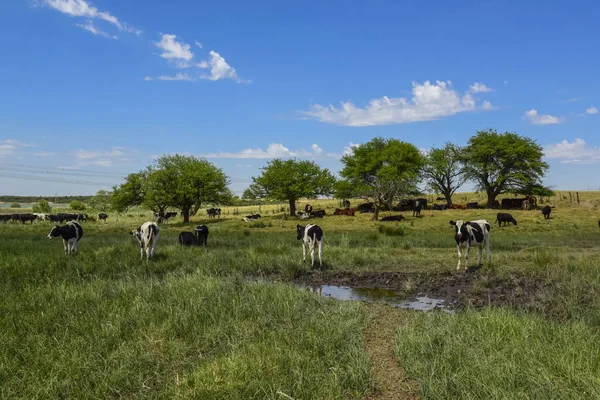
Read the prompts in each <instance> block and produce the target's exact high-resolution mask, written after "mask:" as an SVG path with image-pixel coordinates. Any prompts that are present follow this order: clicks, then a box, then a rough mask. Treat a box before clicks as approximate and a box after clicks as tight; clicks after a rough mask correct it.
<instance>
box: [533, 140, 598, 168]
mask: <svg viewBox="0 0 600 400" xmlns="http://www.w3.org/2000/svg"><path fill="white" fill-rule="evenodd" d="M544 154H545V156H546V158H555V159H559V160H560V162H561V163H565V164H600V147H590V146H588V145H587V143H586V142H585V140H583V139H580V138H576V139H575V141H573V142H572V143H569V142H568V141H567V140H563V141H562V142H560V143H556V144H551V145H547V146H544Z"/></svg>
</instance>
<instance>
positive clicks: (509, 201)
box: [502, 197, 527, 210]
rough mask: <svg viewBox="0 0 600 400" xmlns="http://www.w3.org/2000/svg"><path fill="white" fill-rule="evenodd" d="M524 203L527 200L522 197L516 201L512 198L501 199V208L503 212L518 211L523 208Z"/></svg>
mask: <svg viewBox="0 0 600 400" xmlns="http://www.w3.org/2000/svg"><path fill="white" fill-rule="evenodd" d="M524 201H527V198H525V197H523V198H518V199H513V198H506V199H502V208H503V209H505V210H511V209H516V210H520V209H522V208H523V202H524Z"/></svg>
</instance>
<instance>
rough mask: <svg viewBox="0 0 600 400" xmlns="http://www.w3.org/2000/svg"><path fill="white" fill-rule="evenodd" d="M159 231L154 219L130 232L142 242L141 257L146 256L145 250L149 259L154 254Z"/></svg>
mask: <svg viewBox="0 0 600 400" xmlns="http://www.w3.org/2000/svg"><path fill="white" fill-rule="evenodd" d="M159 233H160V231H159V229H158V225H157V223H156V222H152V221H147V222H144V223H143V224H142V226H140V227H139V228H137V229H134V230H132V231H131V232H130V234H132V235H133V236H134V237H135V238H136V239H137V241H138V242H139V244H140V248H141V250H140V258H144V251H145V252H146V259H147V260H148V259H150V258H151V257H152V256H153V255H154V249H155V248H156V242H157V241H158V236H159Z"/></svg>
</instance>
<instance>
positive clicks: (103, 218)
mask: <svg viewBox="0 0 600 400" xmlns="http://www.w3.org/2000/svg"><path fill="white" fill-rule="evenodd" d="M97 217H98V221H104V223H106V219H107V218H108V214H106V213H98V215H97Z"/></svg>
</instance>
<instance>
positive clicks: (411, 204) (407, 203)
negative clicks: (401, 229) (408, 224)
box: [392, 198, 427, 211]
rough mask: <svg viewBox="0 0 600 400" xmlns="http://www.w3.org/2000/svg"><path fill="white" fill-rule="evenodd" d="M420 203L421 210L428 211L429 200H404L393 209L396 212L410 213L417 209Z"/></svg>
mask: <svg viewBox="0 0 600 400" xmlns="http://www.w3.org/2000/svg"><path fill="white" fill-rule="evenodd" d="M416 203H419V204H420V205H421V208H424V209H427V199H425V198H418V199H404V200H400V202H399V203H398V205H397V206H395V207H393V208H392V210H394V211H410V210H414V209H415V204H416Z"/></svg>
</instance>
